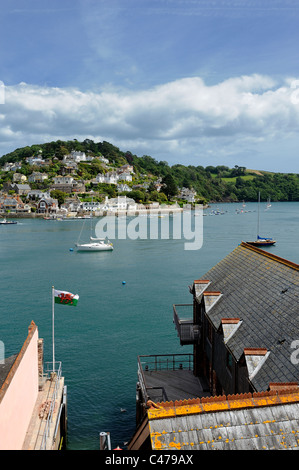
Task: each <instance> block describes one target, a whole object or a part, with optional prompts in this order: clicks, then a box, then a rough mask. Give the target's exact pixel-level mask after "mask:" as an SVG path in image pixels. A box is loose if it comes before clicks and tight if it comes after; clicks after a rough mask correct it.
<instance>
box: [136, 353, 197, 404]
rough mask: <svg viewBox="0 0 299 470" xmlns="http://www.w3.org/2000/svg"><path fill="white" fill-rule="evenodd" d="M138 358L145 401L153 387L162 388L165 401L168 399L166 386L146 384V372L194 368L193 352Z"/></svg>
mask: <svg viewBox="0 0 299 470" xmlns="http://www.w3.org/2000/svg"><path fill="white" fill-rule="evenodd" d="M137 360H138V371H137V374H138V380H139V385H140V389H141V392H142V396H143V400H144V402H145V403H146V402H147V400H148V399H149V395H148V393H147V391H148V390H153V389H160V390H161V393H162V399H163V400H165V401H167V400H168V398H167V394H166V391H165V389H164V387H162V386H161V387H148V386H147V385H146V378H145V373H146V372H151V371H153V372H157V371H176V370H193V354H152V355H147V356H138V358H137Z"/></svg>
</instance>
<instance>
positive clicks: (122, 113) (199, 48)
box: [0, 0, 299, 173]
mask: <svg viewBox="0 0 299 470" xmlns="http://www.w3.org/2000/svg"><path fill="white" fill-rule="evenodd" d="M0 4H1V16H0V80H1V82H3V84H4V87H2V90H3V93H2V96H1V94H0V103H1V104H0V123H1V127H0V155H3V154H5V153H7V152H9V151H12V150H14V149H15V148H17V147H22V146H25V145H32V144H38V143H42V142H46V141H49V140H56V139H73V138H77V139H78V140H84V139H85V138H91V139H93V140H95V141H102V140H107V141H109V142H111V143H113V144H114V145H116V146H118V147H119V148H120V149H121V150H124V151H126V150H130V151H132V152H133V153H135V154H136V155H138V156H142V155H151V156H152V157H154V158H156V159H157V160H166V161H168V162H169V164H171V165H172V164H174V163H183V164H186V165H188V164H191V165H203V166H207V165H227V166H229V167H233V166H234V165H240V166H246V167H247V168H255V169H261V170H269V171H271V170H272V171H281V172H295V173H299V159H298V152H299V150H298V149H299V146H298V144H299V60H298V59H299V57H298V56H299V48H298V40H299V31H298V19H299V2H298V0H284V1H282V0H149V1H148V0H72V1H70V0H60V1H57V0H51V1H50V0H26V1H25V0H1V1H0ZM0 92H1V90H0Z"/></svg>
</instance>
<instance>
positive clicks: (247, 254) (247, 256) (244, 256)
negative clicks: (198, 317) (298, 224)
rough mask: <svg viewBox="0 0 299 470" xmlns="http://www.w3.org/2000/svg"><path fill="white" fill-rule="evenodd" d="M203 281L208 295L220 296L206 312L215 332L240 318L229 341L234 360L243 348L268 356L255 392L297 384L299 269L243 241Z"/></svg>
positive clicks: (257, 374)
mask: <svg viewBox="0 0 299 470" xmlns="http://www.w3.org/2000/svg"><path fill="white" fill-rule="evenodd" d="M202 279H205V280H209V281H211V284H210V285H209V287H208V288H207V289H206V291H205V293H207V292H208V291H213V292H215V291H218V292H220V293H221V294H222V295H221V296H219V299H218V300H217V302H215V303H214V304H212V306H210V308H209V309H208V310H207V316H208V317H209V319H210V321H211V322H212V324H213V325H214V327H215V328H216V329H217V330H218V328H219V327H221V325H222V319H225V318H226V319H227V318H238V319H240V322H241V323H240V324H239V327H238V328H235V331H234V333H233V334H232V335H230V337H229V338H228V340H227V342H226V346H227V347H228V348H229V350H230V351H231V353H232V354H233V356H234V357H235V358H236V359H237V360H239V359H240V358H241V356H242V355H243V354H244V349H245V348H255V349H256V348H264V349H265V350H266V351H267V352H268V353H269V354H268V355H267V357H266V358H264V360H263V363H262V365H261V367H259V368H258V370H256V371H255V374H254V376H253V378H252V383H253V385H254V387H255V389H256V390H258V391H262V390H267V388H268V384H269V382H291V381H294V380H295V381H296V380H298V372H299V369H298V366H297V365H296V364H293V363H292V361H291V355H292V352H294V349H292V347H293V346H294V345H292V342H293V341H295V340H299V265H297V264H295V263H292V262H290V261H288V260H285V259H283V258H280V257H278V256H275V255H273V254H271V252H269V251H266V250H261V249H259V248H256V247H253V246H251V245H249V244H247V243H244V242H242V243H241V244H240V245H239V246H238V247H237V248H235V250H233V251H232V252H231V253H230V254H229V255H228V256H226V257H225V258H224V259H223V260H222V261H220V262H219V263H218V264H217V265H215V266H214V267H213V268H212V269H211V270H210V271H208V272H207V273H206V274H204V276H203V277H202ZM200 296H201V294H200V295H199V298H200ZM297 349H299V346H297ZM293 362H294V361H293Z"/></svg>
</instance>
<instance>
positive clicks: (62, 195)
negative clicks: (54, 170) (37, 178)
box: [50, 189, 67, 207]
mask: <svg viewBox="0 0 299 470" xmlns="http://www.w3.org/2000/svg"><path fill="white" fill-rule="evenodd" d="M50 196H51V197H52V198H53V199H57V201H58V205H59V207H60V206H61V204H63V203H64V201H65V198H66V196H67V194H66V193H64V192H63V191H60V189H54V190H53V191H51V193H50Z"/></svg>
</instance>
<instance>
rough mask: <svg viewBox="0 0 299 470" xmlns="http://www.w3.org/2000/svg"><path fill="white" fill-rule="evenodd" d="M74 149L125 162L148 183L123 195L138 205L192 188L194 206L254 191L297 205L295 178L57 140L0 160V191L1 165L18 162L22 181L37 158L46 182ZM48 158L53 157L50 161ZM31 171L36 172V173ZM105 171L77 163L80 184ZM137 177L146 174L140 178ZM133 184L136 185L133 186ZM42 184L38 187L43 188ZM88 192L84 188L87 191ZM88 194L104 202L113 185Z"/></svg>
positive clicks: (4, 177) (6, 176)
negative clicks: (143, 188)
mask: <svg viewBox="0 0 299 470" xmlns="http://www.w3.org/2000/svg"><path fill="white" fill-rule="evenodd" d="M72 150H77V151H81V152H85V153H87V152H88V153H90V154H91V155H93V156H101V155H102V156H104V157H105V158H107V159H108V160H109V163H110V165H113V166H114V167H119V166H122V165H124V164H127V163H129V164H130V165H133V166H134V172H135V175H136V179H135V181H139V182H140V183H142V181H145V180H146V181H151V182H152V183H151V184H150V186H149V188H148V190H147V191H139V190H138V191H135V193H136V194H134V192H131V193H128V196H129V197H132V198H134V195H135V197H136V198H137V199H136V200H138V201H141V202H147V201H159V202H166V201H167V200H171V199H173V198H175V197H176V195H177V192H178V188H182V187H185V188H189V189H191V188H193V189H194V190H195V191H196V192H197V200H198V201H242V200H245V201H256V200H257V198H258V192H259V191H260V193H261V199H262V200H267V198H268V197H270V198H271V201H299V175H297V174H284V173H267V172H260V173H258V172H255V173H254V172H250V171H248V170H246V168H245V167H243V166H238V165H235V166H234V168H228V167H227V166H225V165H218V166H211V165H209V166H207V167H206V168H204V167H203V166H201V165H198V166H193V165H189V166H185V165H182V164H176V165H173V166H169V164H168V163H167V162H165V161H157V160H156V159H155V158H153V157H151V156H149V155H143V156H142V157H137V156H136V155H133V154H132V153H131V152H130V151H126V152H123V151H121V150H120V149H119V148H118V147H116V146H114V145H112V144H111V143H109V142H106V141H103V142H94V141H92V140H91V139H85V140H84V141H83V142H79V141H77V140H76V139H74V140H71V141H62V140H57V141H55V142H48V143H44V144H38V145H32V146H26V147H23V148H19V149H16V150H14V151H13V152H10V153H8V154H6V155H4V156H3V157H1V158H0V187H1V186H2V185H3V183H5V182H6V181H8V180H12V173H11V172H3V171H1V167H3V166H4V164H5V163H6V162H19V161H21V162H22V168H21V170H20V171H19V172H20V173H23V174H24V175H26V176H28V175H29V174H30V173H31V172H32V167H30V166H29V165H28V164H26V161H25V160H26V158H27V157H31V156H34V155H41V156H42V157H43V158H44V159H50V162H49V165H48V166H47V167H44V168H43V169H38V171H45V172H47V173H48V176H49V180H48V183H45V185H46V184H50V183H51V178H53V177H54V176H55V175H56V174H57V172H58V171H59V170H60V169H61V166H62V161H61V160H62V159H63V156H64V155H66V154H67V153H70V152H71V151H72ZM54 157H56V158H55V159H54ZM36 170H37V169H36ZM103 171H105V170H104V169H103V167H102V165H101V163H100V162H99V161H97V160H95V161H93V162H91V163H83V162H81V163H80V164H79V170H78V172H77V174H78V177H79V178H80V179H84V180H85V181H89V180H92V179H94V178H95V177H96V175H97V174H98V173H100V172H103ZM141 175H147V177H146V178H145V179H144V178H143V177H141ZM158 178H160V180H161V179H162V183H163V187H162V189H161V191H160V192H158V191H156V188H155V185H154V183H155V182H156V180H157V179H158ZM135 184H136V183H135ZM45 185H43V186H45ZM87 187H88V186H87ZM93 189H94V190H95V191H98V192H99V193H100V194H106V195H108V196H109V197H115V196H116V195H117V191H116V187H115V185H100V184H99V185H97V186H94V187H93Z"/></svg>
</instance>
